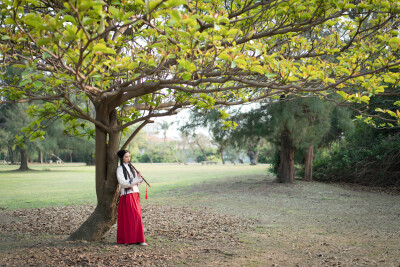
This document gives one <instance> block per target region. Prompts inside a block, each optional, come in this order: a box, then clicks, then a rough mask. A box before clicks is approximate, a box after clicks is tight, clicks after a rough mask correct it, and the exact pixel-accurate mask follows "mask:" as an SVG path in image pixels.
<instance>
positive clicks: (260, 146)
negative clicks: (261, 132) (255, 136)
mask: <svg viewBox="0 0 400 267" xmlns="http://www.w3.org/2000/svg"><path fill="white" fill-rule="evenodd" d="M263 145H264V139H262V138H260V141H259V142H258V146H257V150H256V153H255V154H254V164H257V163H258V156H259V155H260V150H261V148H262V146H263Z"/></svg>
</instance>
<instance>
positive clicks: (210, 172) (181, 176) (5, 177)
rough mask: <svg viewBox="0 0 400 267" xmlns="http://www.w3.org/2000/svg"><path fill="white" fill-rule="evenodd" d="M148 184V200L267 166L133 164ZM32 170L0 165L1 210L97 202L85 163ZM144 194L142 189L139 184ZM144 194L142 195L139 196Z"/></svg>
mask: <svg viewBox="0 0 400 267" xmlns="http://www.w3.org/2000/svg"><path fill="white" fill-rule="evenodd" d="M135 166H136V167H137V169H138V170H140V171H141V172H142V174H143V175H144V176H145V178H146V180H147V181H148V182H149V183H150V184H151V186H152V187H151V188H150V189H148V193H149V198H150V199H149V201H152V202H153V201H157V200H160V201H162V199H163V198H164V197H166V196H167V194H168V192H170V191H173V192H175V193H176V192H177V191H179V190H183V189H185V188H187V187H189V186H192V185H196V184H202V183H205V182H206V181H209V180H212V179H215V180H217V179H221V178H226V177H232V176H233V177H234V176H241V175H259V174H265V173H266V172H267V168H268V166H267V165H257V166H249V165H212V166H202V165H175V164H135ZM29 167H30V168H31V169H32V171H27V172H17V171H15V169H18V166H16V165H14V166H10V165H0V207H1V208H7V209H19V208H41V207H49V206H65V205H74V204H87V203H95V202H96V192H95V178H94V167H93V166H86V165H84V164H74V163H72V164H69V163H66V164H61V165H55V164H40V165H39V164H31V165H29ZM140 188H141V192H142V193H144V191H145V186H144V185H142V186H141V187H140ZM142 195H143V194H142Z"/></svg>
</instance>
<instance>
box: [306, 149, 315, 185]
mask: <svg viewBox="0 0 400 267" xmlns="http://www.w3.org/2000/svg"><path fill="white" fill-rule="evenodd" d="M313 161H314V145H311V146H309V147H308V149H307V152H306V155H305V159H304V168H305V171H304V180H306V181H312V169H313Z"/></svg>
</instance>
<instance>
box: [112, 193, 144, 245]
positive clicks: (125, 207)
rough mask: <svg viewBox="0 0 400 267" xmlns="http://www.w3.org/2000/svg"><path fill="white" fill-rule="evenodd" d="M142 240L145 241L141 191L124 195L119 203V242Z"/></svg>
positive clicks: (138, 241)
mask: <svg viewBox="0 0 400 267" xmlns="http://www.w3.org/2000/svg"><path fill="white" fill-rule="evenodd" d="M141 242H145V241H144V230H143V223H142V211H141V209H140V198H139V193H131V194H127V195H123V196H121V197H120V198H119V204H118V221H117V243H118V244H133V243H141Z"/></svg>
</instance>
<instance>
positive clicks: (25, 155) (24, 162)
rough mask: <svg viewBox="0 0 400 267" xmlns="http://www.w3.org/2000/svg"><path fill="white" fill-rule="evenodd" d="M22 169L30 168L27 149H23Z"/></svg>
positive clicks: (20, 168)
mask: <svg viewBox="0 0 400 267" xmlns="http://www.w3.org/2000/svg"><path fill="white" fill-rule="evenodd" d="M19 170H20V171H27V170H29V168H28V156H27V152H26V149H25V148H24V149H21V165H20V167H19Z"/></svg>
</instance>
